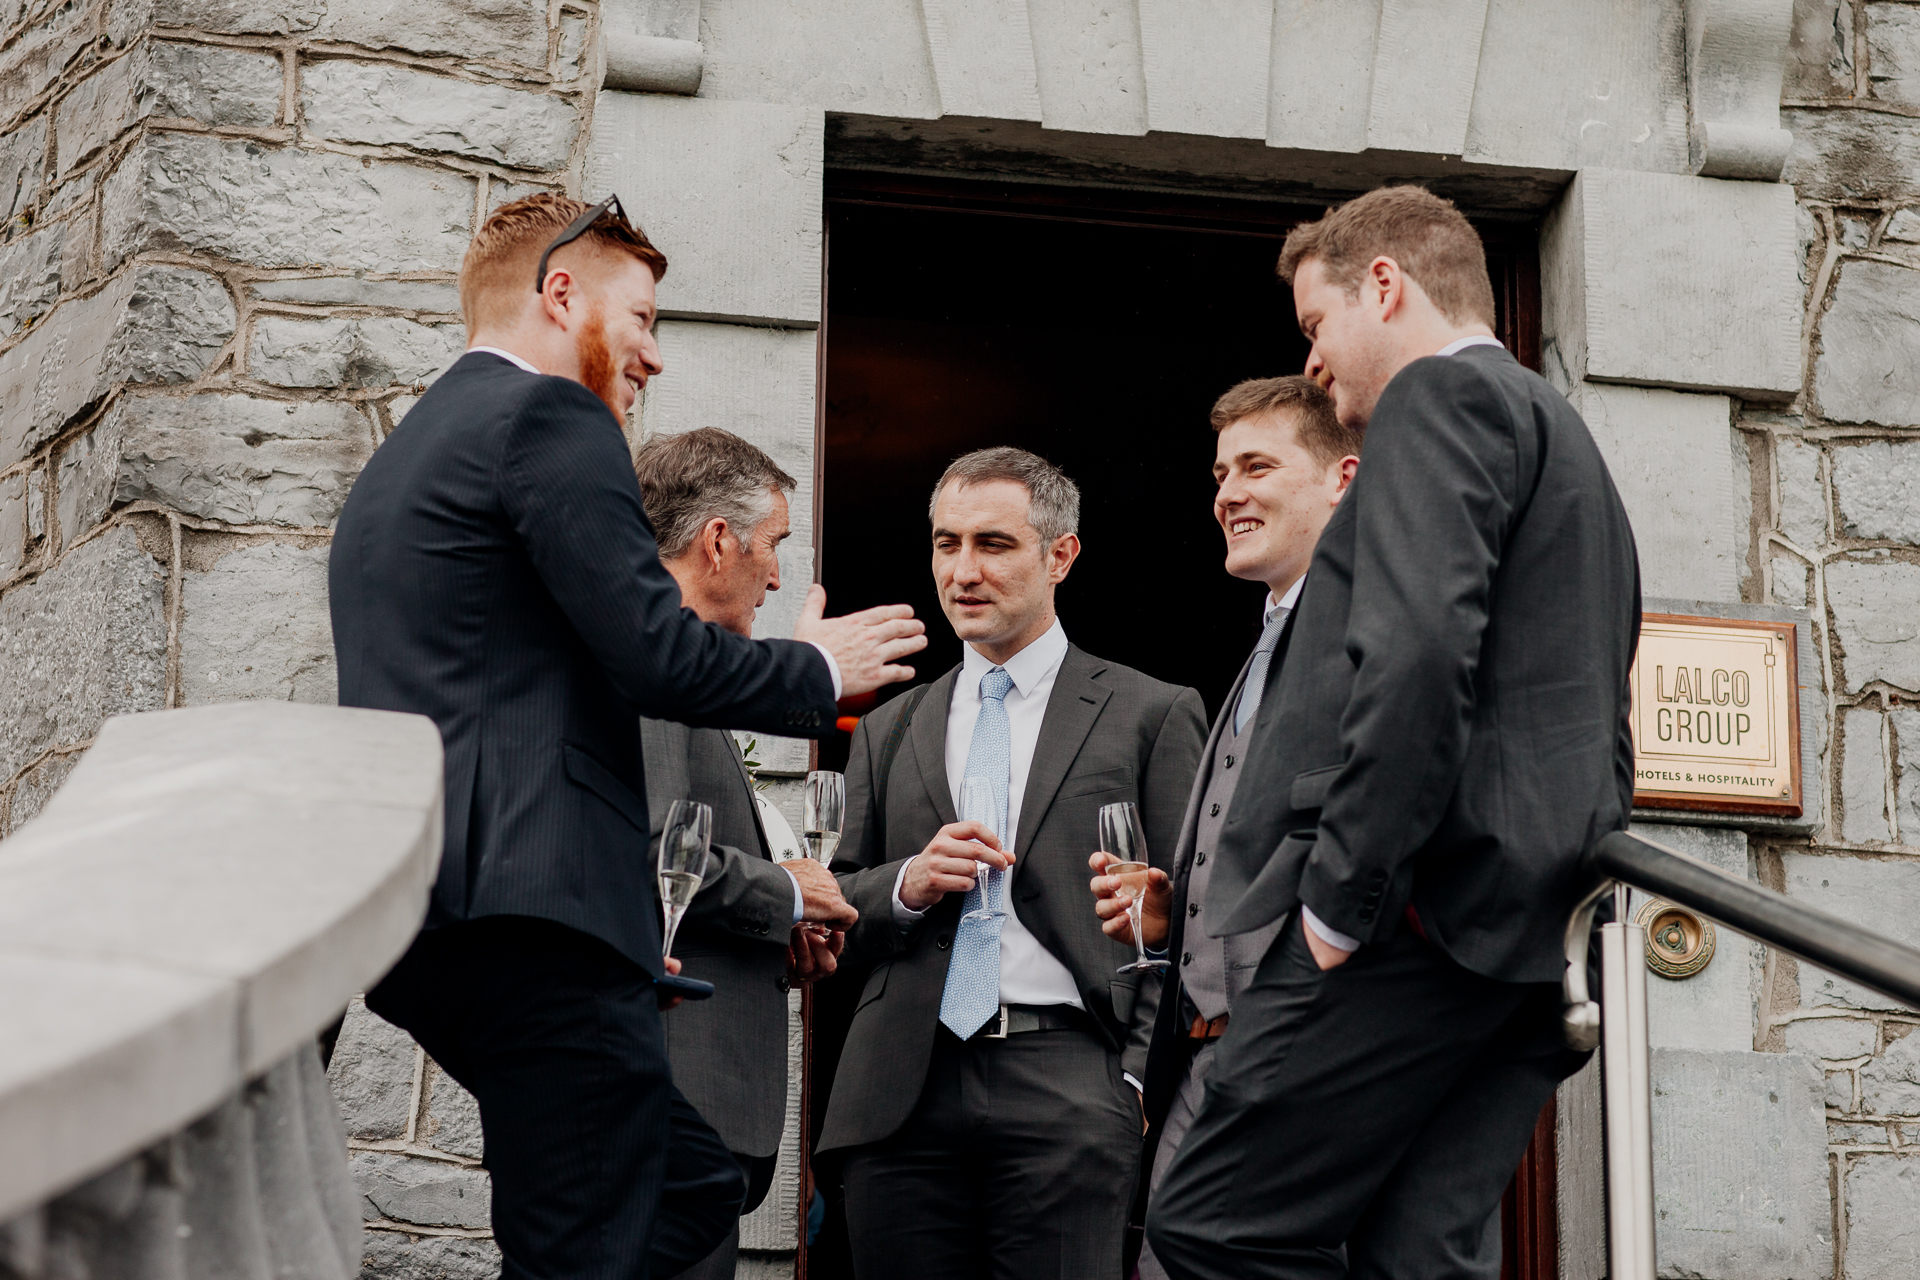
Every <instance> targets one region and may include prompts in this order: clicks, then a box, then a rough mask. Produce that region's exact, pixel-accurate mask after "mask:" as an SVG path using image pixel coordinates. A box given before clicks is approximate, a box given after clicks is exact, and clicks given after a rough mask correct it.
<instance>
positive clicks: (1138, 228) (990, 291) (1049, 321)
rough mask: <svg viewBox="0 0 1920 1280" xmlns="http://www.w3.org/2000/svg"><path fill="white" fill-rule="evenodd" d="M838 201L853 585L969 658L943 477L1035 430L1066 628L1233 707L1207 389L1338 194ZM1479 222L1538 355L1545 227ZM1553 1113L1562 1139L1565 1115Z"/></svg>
mask: <svg viewBox="0 0 1920 1280" xmlns="http://www.w3.org/2000/svg"><path fill="white" fill-rule="evenodd" d="M826 212H827V232H828V242H827V243H828V265H827V299H826V332H825V334H824V335H823V344H822V345H823V350H824V357H823V364H824V370H823V378H822V383H823V405H822V413H821V437H822V438H821V449H820V453H819V466H820V473H819V475H818V477H817V480H818V488H817V490H816V492H817V493H818V494H819V499H818V501H819V503H820V507H819V510H818V513H817V515H818V520H819V525H818V529H819V533H818V538H819V544H820V546H821V561H820V564H821V581H822V582H823V583H824V584H825V585H826V587H827V591H828V594H829V597H830V601H831V609H832V611H833V612H835V613H840V612H847V611H850V610H854V609H860V608H865V607H867V606H869V605H875V604H888V603H895V602H901V601H904V602H906V603H908V604H911V605H912V606H913V607H914V611H915V612H916V614H918V615H919V616H920V617H921V618H923V619H925V620H926V622H927V626H928V634H929V639H930V643H929V644H928V647H927V649H926V650H925V651H923V652H922V653H921V654H920V655H919V656H918V658H917V660H916V662H915V666H916V668H917V671H918V673H919V678H920V680H922V681H925V680H930V679H933V678H935V677H937V676H939V675H940V674H941V673H942V672H944V671H946V670H947V668H949V667H951V666H952V665H954V664H955V663H957V662H958V661H959V660H960V643H959V641H958V640H956V639H955V638H954V636H953V633H952V631H951V630H950V629H949V628H948V626H947V623H946V620H945V618H944V616H943V615H942V614H941V612H940V608H939V603H938V600H937V598H936V596H935V594H934V590H933V585H932V576H931V571H930V564H929V561H930V545H929V528H928V524H927V501H928V497H929V493H930V491H931V489H932V487H933V485H934V482H935V481H936V480H937V479H938V478H939V476H940V473H941V472H942V471H943V470H944V469H945V468H946V466H947V464H948V463H949V462H950V461H952V460H953V459H954V458H955V457H957V456H959V455H960V454H962V453H965V452H967V451H969V450H971V449H976V448H981V447H984V446H987V445H996V444H1013V445H1018V446H1020V447H1022V448H1026V449H1031V450H1032V451H1034V452H1035V453H1038V454H1041V455H1042V456H1044V457H1046V458H1048V459H1050V460H1051V461H1053V462H1055V463H1057V464H1058V465H1059V466H1061V467H1062V468H1063V469H1064V470H1065V471H1066V472H1067V474H1068V475H1070V476H1072V477H1073V478H1074V479H1075V480H1076V481H1077V482H1078V483H1079V485H1080V488H1081V494H1082V505H1081V524H1080V536H1081V541H1082V544H1083V548H1084V549H1083V551H1082V554H1081V558H1080V560H1079V562H1078V563H1077V564H1076V565H1075V566H1074V569H1073V573H1072V575H1071V576H1070V577H1069V579H1068V580H1067V582H1066V584H1065V585H1064V586H1063V587H1062V588H1061V590H1060V593H1059V597H1058V603H1059V611H1060V617H1061V620H1062V623H1063V624H1064V626H1065V628H1066V631H1067V635H1068V636H1069V637H1070V638H1071V639H1072V640H1073V641H1074V642H1075V643H1077V644H1078V645H1080V646H1081V647H1082V648H1084V649H1086V650H1088V651H1089V652H1092V653H1095V654H1098V655H1099V656H1100V657H1103V658H1107V659H1109V660H1112V661H1115V662H1120V663H1124V664H1126V665H1128V666H1131V667H1135V668H1138V669H1139V670H1142V671H1145V672H1147V673H1148V674H1150V675H1153V676H1157V677H1159V678H1160V679H1162V680H1167V681H1171V682H1173V683H1177V684H1186V685H1192V686H1194V687H1195V688H1197V689H1199V691H1200V693H1201V696H1202V697H1203V698H1204V699H1205V701H1206V704H1207V712H1208V714H1209V716H1211V715H1212V714H1214V713H1216V712H1217V711H1218V710H1219V707H1220V704H1221V702H1222V700H1223V699H1224V697H1225V695H1226V692H1227V689H1228V688H1229V687H1230V686H1231V684H1232V682H1233V678H1234V675H1235V674H1236V673H1237V672H1238V670H1239V668H1240V664H1241V663H1242V662H1243V661H1244V660H1245V658H1246V656H1247V652H1248V651H1249V650H1250V649H1251V648H1252V646H1253V643H1254V641H1255V639H1256V638H1257V637H1258V635H1259V629H1260V627H1259V623H1260V617H1259V614H1260V602H1261V599H1262V597H1263V595H1264V593H1265V588H1263V587H1261V586H1260V585H1258V584H1256V583H1250V582H1240V581H1237V580H1235V579H1232V578H1229V577H1228V576H1227V575H1226V573H1225V572H1224V570H1223V569H1222V568H1221V567H1220V565H1221V556H1222V548H1221V538H1220V532H1219V529H1218V527H1217V526H1216V525H1215V524H1214V522H1213V516H1212V500H1213V487H1214V486H1213V479H1212V474H1211V467H1212V462H1213V432H1212V431H1211V429H1210V428H1209V426H1208V423H1207V411H1208V410H1209V409H1210V408H1211V407H1212V404H1213V401H1214V400H1215V399H1216V398H1217V397H1218V396H1219V395H1220V393H1221V392H1223V391H1225V390H1226V389H1227V388H1228V387H1230V386H1232V385H1233V384H1234V383H1235V382H1238V381H1240V380H1241V379H1244V378H1254V377H1270V376H1273V375H1276V374H1282V373H1297V372H1299V371H1300V369H1301V367H1302V365H1303V364H1304V363H1305V359H1306V354H1307V343H1306V341H1305V339H1303V338H1302V337H1301V336H1300V333H1299V330H1298V329H1297V328H1296V326H1295V324H1294V321H1293V306H1292V298H1291V295H1290V294H1289V293H1288V291H1287V290H1286V289H1284V288H1283V287H1282V286H1281V285H1280V283H1279V282H1278V280H1277V279H1276V278H1275V276H1274V263H1275V261H1276V259H1277V258H1278V256H1279V251H1280V245H1281V242H1282V241H1283V240H1284V239H1285V237H1286V233H1287V231H1288V230H1289V229H1291V228H1292V227H1293V226H1294V225H1295V224H1296V223H1298V222H1299V221H1301V220H1303V219H1305V218H1312V217H1317V216H1319V214H1320V213H1321V212H1322V210H1321V209H1320V208H1318V207H1303V206H1298V205H1283V204H1277V203H1268V202H1263V201H1257V200H1248V199H1241V198H1230V197H1204V198H1188V197H1181V196H1176V195H1161V194H1155V193H1140V192H1128V191H1116V190H1099V189H1092V188H1052V187H1043V186H1039V185H1036V184H1026V183H989V182H976V181H941V180H935V179H918V178H905V177H897V176H893V175H886V174H878V173H868V172H854V171H845V170H840V171H830V172H829V175H828V182H827V210H826ZM1476 225H1478V226H1480V230H1481V234H1482V236H1483V237H1484V238H1485V240H1486V241H1487V247H1488V266H1489V268H1490V270H1491V273H1492V276H1493V283H1494V290H1495V296H1496V304H1497V308H1498V317H1497V319H1498V323H1497V326H1496V327H1497V331H1498V333H1499V335H1500V337H1501V339H1502V341H1504V342H1506V343H1507V345H1508V346H1509V348H1510V349H1512V350H1513V351H1514V352H1515V354H1516V355H1518V356H1519V357H1520V359H1521V360H1522V361H1523V362H1525V363H1527V364H1528V365H1530V366H1531V367H1533V368H1536V369H1537V368H1539V363H1540V341H1539V332H1540V325H1539V276H1538V271H1539V268H1538V249H1537V244H1538V231H1537V228H1536V227H1535V226H1533V225H1530V224H1515V223H1506V222H1487V223H1477V224H1476ZM887 696H892V695H891V694H889V695H887ZM848 741H849V738H848V736H847V735H846V734H844V733H841V734H836V735H834V736H833V737H831V738H828V739H827V740H825V741H823V742H822V743H821V744H820V748H819V765H818V767H819V768H822V769H836V770H837V769H842V768H844V767H845V762H846V752H847V744H848ZM845 978H846V980H842V979H840V978H836V979H835V980H834V981H832V982H828V983H826V984H824V985H823V986H822V987H821V988H820V989H819V990H818V991H812V990H809V992H808V995H807V1008H808V1010H809V1014H808V1026H809V1042H808V1060H809V1072H808V1079H807V1083H806V1092H807V1095H808V1105H807V1112H808V1114H807V1117H806V1120H807V1124H806V1128H807V1130H808V1131H810V1132H815V1133H817V1132H818V1122H819V1120H820V1118H821V1116H822V1115H823V1113H824V1108H825V1104H826V1101H827V1098H828V1095H829V1093H830V1089H831V1081H832V1078H833V1072H834V1068H835V1066H836V1064H837V1062H838V1059H839V1047H840V1042H841V1039H842V1038H843V1037H844V1035H845V1029H846V1025H847V1022H848V1021H849V1020H850V1018H851V1013H852V1004H853V999H854V997H856V996H857V995H858V994H859V991H860V988H861V984H862V978H861V977H860V975H855V974H849V975H845ZM1545 1132H1546V1134H1547V1142H1546V1147H1545V1156H1546V1158H1547V1159H1549V1160H1550V1158H1551V1151H1552V1146H1551V1135H1552V1130H1551V1120H1550V1119H1549V1120H1548V1121H1547V1125H1546V1130H1545ZM1530 1158H1534V1157H1533V1156H1532V1155H1531V1154H1530ZM1529 1167H1531V1166H1529ZM1544 1167H1545V1168H1546V1169H1548V1170H1549V1171H1550V1170H1551V1164H1550V1163H1549V1164H1547V1165H1545V1166H1544ZM812 1173H813V1174H815V1175H817V1177H818V1181H819V1185H820V1189H821V1191H822V1193H823V1196H824V1200H823V1205H824V1206H825V1208H826V1220H825V1223H824V1224H823V1226H822V1227H821V1229H820V1233H819V1236H818V1237H817V1241H816V1244H815V1245H814V1246H811V1247H809V1248H806V1249H804V1250H803V1252H802V1259H803V1262H802V1267H803V1275H806V1276H810V1277H812V1280H842V1277H847V1278H849V1280H850V1277H851V1275H852V1271H851V1267H850V1265H849V1262H848V1258H847V1254H846V1243H845V1237H844V1225H843V1222H842V1220H841V1219H840V1216H839V1212H838V1209H839V1205H838V1194H837V1185H836V1184H837V1181H838V1179H837V1176H836V1175H837V1170H836V1169H834V1168H833V1167H832V1165H831V1162H830V1161H822V1162H818V1163H817V1164H816V1166H815V1167H814V1169H813V1170H812ZM1550 1183H1551V1177H1550V1173H1549V1175H1548V1177H1547V1179H1546V1182H1545V1183H1544V1184H1541V1185H1544V1186H1545V1187H1546V1188H1547V1190H1546V1192H1545V1197H1546V1198H1545V1200H1544V1202H1543V1201H1542V1200H1541V1193H1540V1191H1539V1190H1537V1189H1535V1188H1536V1184H1540V1179H1539V1178H1537V1177H1536V1178H1534V1179H1533V1180H1532V1181H1531V1182H1529V1183H1528V1186H1527V1188H1525V1189H1523V1194H1524V1192H1525V1190H1533V1198H1532V1199H1529V1200H1527V1201H1526V1202H1525V1204H1524V1205H1522V1206H1519V1207H1520V1208H1521V1210H1522V1212H1521V1213H1516V1212H1515V1207H1514V1206H1511V1205H1510V1206H1509V1209H1508V1213H1507V1215H1506V1217H1507V1218H1508V1220H1509V1222H1510V1223H1522V1224H1524V1225H1521V1226H1520V1227H1519V1231H1520V1233H1521V1236H1520V1239H1519V1240H1516V1241H1515V1245H1517V1246H1518V1247H1514V1246H1513V1245H1510V1248H1509V1258H1508V1274H1509V1275H1510V1276H1514V1277H1515V1280H1544V1276H1545V1275H1547V1274H1550V1272H1542V1271H1540V1270H1538V1269H1537V1263H1536V1264H1535V1268H1536V1269H1528V1264H1526V1263H1522V1265H1521V1269H1520V1270H1518V1271H1516V1270H1515V1269H1514V1266H1515V1262H1516V1261H1517V1260H1519V1259H1520V1258H1522V1257H1526V1258H1532V1259H1538V1258H1540V1257H1543V1256H1550V1255H1551V1252H1552V1245H1551V1234H1550V1232H1551V1221H1552V1214H1551V1191H1550ZM1518 1186H1519V1184H1518V1183H1516V1187H1518ZM809 1195H811V1188H809ZM1542 1222H1544V1223H1545V1224H1547V1225H1546V1226H1545V1228H1544V1230H1545V1231H1546V1232H1548V1233H1549V1234H1547V1235H1546V1236H1545V1237H1544V1239H1542V1238H1537V1237H1539V1236H1540V1232H1541V1229H1542V1228H1541V1227H1540V1226H1539V1224H1540V1223H1542ZM1513 1229H1514V1228H1513V1227H1512V1226H1510V1227H1509V1230H1510V1231H1511V1230H1513Z"/></svg>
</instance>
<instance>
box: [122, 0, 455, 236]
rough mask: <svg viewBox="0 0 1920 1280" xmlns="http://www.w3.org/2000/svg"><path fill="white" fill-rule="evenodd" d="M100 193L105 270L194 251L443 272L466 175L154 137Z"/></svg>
mask: <svg viewBox="0 0 1920 1280" xmlns="http://www.w3.org/2000/svg"><path fill="white" fill-rule="evenodd" d="M421 11H422V12H433V13H439V12H444V6H424V7H422V8H421ZM101 199H102V201H103V207H104V210H105V212H104V215H103V218H104V221H103V225H104V226H105V228H106V234H105V237H104V244H103V251H104V253H105V255H106V258H107V262H108V265H109V266H110V267H111V266H113V265H117V264H118V263H120V262H121V261H123V260H124V259H126V258H127V257H129V256H131V255H133V254H136V253H141V252H146V251H162V252H164V251H183V252H194V251H201V252H206V253H212V254H216V255H219V256H221V257H226V258H232V259H234V260H236V261H240V262H250V263H253V264H255V265H257V266H263V267H302V266H311V265H321V264H324V265H326V266H329V267H333V268H336V269H345V270H350V271H379V272H401V271H453V270H456V269H458V267H459V265H460V255H461V254H463V253H464V252H465V251H466V247H467V240H468V237H469V235H470V234H471V224H472V221H473V203H474V191H473V182H472V180H471V179H468V178H464V177H460V176H458V175H456V174H451V173H446V172H443V171H439V170H428V169H422V168H419V167H418V166H415V165H410V164H401V163H396V162H392V161H384V160H375V161H371V162H366V161H363V160H361V159H360V158H359V157H357V156H343V155H334V154H330V153H325V152H314V151H301V150H297V149H293V148H270V147H266V146H263V145H261V144H259V143H256V142H245V141H237V140H234V139H229V138H219V137H213V136H208V135H203V134H187V133H159V134H149V135H147V136H146V137H145V138H144V139H142V140H141V142H140V143H139V144H138V145H136V146H135V147H134V148H133V149H132V150H130V151H129V152H128V153H127V156H126V158H125V159H123V160H122V161H121V162H120V164H119V167H118V168H116V169H115V170H114V171H113V174H112V175H111V176H110V177H109V178H108V179H107V182H106V186H105V188H104V190H103V191H102V194H101Z"/></svg>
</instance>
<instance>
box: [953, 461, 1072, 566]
mask: <svg viewBox="0 0 1920 1280" xmlns="http://www.w3.org/2000/svg"><path fill="white" fill-rule="evenodd" d="M996 480H1011V481H1013V483H1015V484H1017V485H1023V486H1025V487H1026V490H1027V523H1028V524H1030V525H1032V526H1033V530H1034V532H1035V533H1037V534H1039V535H1040V540H1041V542H1043V543H1045V544H1046V545H1047V546H1049V547H1050V546H1052V545H1053V544H1054V543H1055V542H1056V541H1058V540H1059V539H1060V538H1063V537H1065V536H1066V535H1067V534H1069V533H1078V532H1080V486H1079V485H1077V484H1075V483H1074V482H1073V481H1071V480H1069V479H1068V478H1067V473H1066V472H1064V471H1062V470H1061V469H1060V468H1058V467H1056V466H1054V465H1053V464H1052V463H1051V462H1048V461H1047V460H1046V459H1045V458H1043V457H1041V456H1040V455H1039V454H1037V453H1028V452H1027V451H1026V450H1025V449H1015V448H1013V447H1011V446H1009V445H1000V446H997V447H995V448H992V449H975V450H974V451H973V452H972V453H969V454H965V455H963V456H961V457H958V458H955V459H954V460H953V462H952V464H951V465H949V466H948V467H947V469H946V471H945V472H944V473H942V475H941V476H940V483H939V484H936V485H934V486H933V496H932V497H931V498H929V499H927V521H928V523H930V524H931V523H932V522H933V520H934V511H935V509H936V508H937V507H938V506H939V505H940V493H941V491H942V490H944V489H945V488H946V487H947V486H948V485H954V486H956V487H958V488H962V489H964V488H966V487H967V486H968V485H970V484H991V483H993V482H994V481H996Z"/></svg>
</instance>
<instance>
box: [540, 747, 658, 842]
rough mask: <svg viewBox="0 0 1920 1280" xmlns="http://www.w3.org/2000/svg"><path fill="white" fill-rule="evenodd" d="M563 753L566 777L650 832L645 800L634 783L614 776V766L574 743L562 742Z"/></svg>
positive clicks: (636, 825)
mask: <svg viewBox="0 0 1920 1280" xmlns="http://www.w3.org/2000/svg"><path fill="white" fill-rule="evenodd" d="M560 753H561V758H562V759H563V760H564V762H565V764H566V770H567V777H569V778H571V779H573V781H575V782H576V783H578V784H579V785H580V786H582V787H585V788H586V789H587V790H588V791H591V792H593V794H595V795H597V796H599V797H600V798H601V799H602V800H605V801H606V802H607V803H608V804H610V805H612V806H613V808H614V811H615V812H616V813H618V814H619V815H620V816H621V817H623V818H625V819H626V820H627V821H628V822H630V823H632V824H633V826H634V829H635V830H637V831H639V833H640V834H641V835H643V836H644V835H648V834H649V832H648V830H647V804H646V801H644V800H642V799H641V798H640V797H639V796H637V795H635V794H634V793H633V788H632V787H629V786H628V785H627V784H626V783H624V782H622V781H620V779H618V778H616V777H614V776H613V770H611V769H609V768H607V766H605V765H603V764H601V763H600V762H599V761H598V760H595V759H594V758H593V757H592V756H590V755H588V754H587V753H586V752H584V751H582V750H581V749H580V748H578V747H576V746H574V745H572V744H571V743H562V744H561V746H560Z"/></svg>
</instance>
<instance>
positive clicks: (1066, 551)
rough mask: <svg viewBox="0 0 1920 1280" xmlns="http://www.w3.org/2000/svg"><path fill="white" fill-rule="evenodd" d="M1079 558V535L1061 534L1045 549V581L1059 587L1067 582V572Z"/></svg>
mask: <svg viewBox="0 0 1920 1280" xmlns="http://www.w3.org/2000/svg"><path fill="white" fill-rule="evenodd" d="M1079 558H1080V535H1078V534H1074V533H1063V534H1061V535H1060V536H1059V537H1057V538H1055V539H1054V540H1053V545H1052V546H1051V547H1048V548H1047V581H1048V582H1050V583H1052V584H1053V585H1054V586H1059V585H1060V584H1061V583H1063V582H1065V581H1066V580H1067V571H1068V570H1070V569H1072V568H1073V562H1074V561H1075V560H1078V559H1079Z"/></svg>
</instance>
